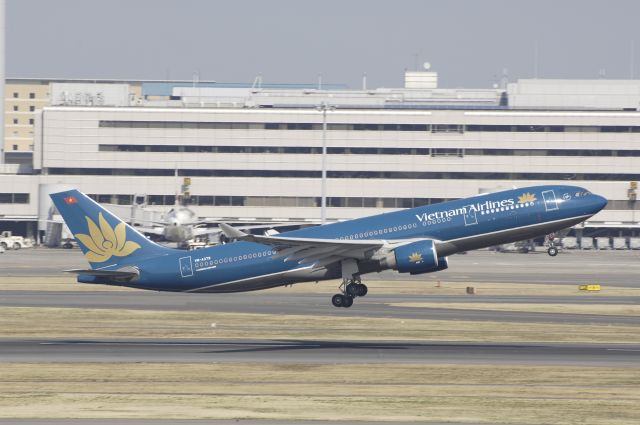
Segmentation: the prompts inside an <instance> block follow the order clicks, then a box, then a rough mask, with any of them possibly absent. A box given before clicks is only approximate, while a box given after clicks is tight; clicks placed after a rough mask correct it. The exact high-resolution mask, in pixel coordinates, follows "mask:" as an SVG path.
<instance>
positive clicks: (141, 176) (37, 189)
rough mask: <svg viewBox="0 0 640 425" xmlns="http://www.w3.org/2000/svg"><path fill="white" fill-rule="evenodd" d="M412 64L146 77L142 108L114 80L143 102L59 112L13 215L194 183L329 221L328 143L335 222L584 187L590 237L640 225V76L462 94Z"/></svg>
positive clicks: (231, 207) (193, 194) (5, 183)
mask: <svg viewBox="0 0 640 425" xmlns="http://www.w3.org/2000/svg"><path fill="white" fill-rule="evenodd" d="M408 74H409V75H407V77H406V83H405V87H404V88H399V89H376V90H366V89H362V90H346V89H343V88H331V87H318V88H304V87H302V88H301V87H296V88H282V87H275V88H269V87H266V88H265V87H262V86H256V85H255V84H254V85H253V86H252V87H216V86H215V84H212V85H209V86H207V87H200V86H196V87H193V86H188V85H180V84H171V83H155V84H147V87H146V89H145V85H144V84H142V85H141V87H142V88H141V92H140V94H139V96H138V97H135V102H134V101H132V99H133V98H132V97H131V96H130V95H129V94H130V93H129V92H130V90H129V92H128V91H127V89H125V88H123V87H116V86H118V85H122V84H119V83H114V84H112V87H106V88H105V87H102V88H101V90H107V91H108V90H109V89H113V90H115V91H117V93H121V97H122V96H127V97H128V99H129V100H128V101H124V99H121V100H123V101H122V102H120V103H118V104H116V100H112V101H111V104H110V103H109V101H105V100H104V99H116V98H118V96H117V95H113V96H112V95H111V94H109V93H106V94H103V95H102V99H103V102H102V104H99V105H96V104H95V102H93V103H92V104H90V105H86V104H82V102H80V104H79V103H78V102H75V103H73V104H58V105H55V104H52V106H46V107H44V108H43V109H41V110H40V111H38V113H37V114H36V118H35V121H34V132H33V133H34V142H33V152H32V161H31V164H30V165H29V164H25V162H24V161H22V162H21V163H20V164H10V163H8V164H4V165H0V167H1V168H0V169H1V170H2V174H0V187H1V188H2V190H0V192H2V193H0V219H1V220H2V222H0V223H2V225H3V226H4V228H11V227H10V226H15V225H16V223H18V222H24V223H33V224H30V225H29V226H28V229H27V231H28V232H34V231H35V222H36V220H38V218H40V219H41V220H43V219H44V217H42V215H43V214H44V213H43V211H44V210H45V209H44V208H43V205H40V204H41V203H43V202H45V200H46V192H47V191H48V190H50V188H51V187H77V188H79V189H80V190H81V191H83V192H85V193H87V194H90V195H91V196H92V197H94V199H96V200H97V201H99V202H106V203H118V204H131V203H132V202H133V199H134V196H135V195H146V196H147V199H148V203H149V204H150V205H152V208H157V209H166V208H167V206H168V205H173V204H174V201H175V196H176V193H177V192H178V191H179V188H180V185H181V183H182V179H183V178H184V177H190V178H191V187H190V203H191V205H192V206H193V209H194V210H195V211H196V213H197V214H198V215H199V216H200V217H202V218H224V219H243V220H254V219H255V220H260V219H269V220H270V219H276V220H281V219H291V220H307V221H308V220H317V219H319V218H320V208H319V207H320V203H321V201H320V196H321V184H322V183H321V182H322V179H321V176H322V170H323V155H322V152H323V144H325V146H326V157H325V159H326V162H325V165H324V167H325V170H326V175H327V186H326V196H327V206H328V208H327V218H328V219H329V220H334V219H346V218H354V217H361V216H366V215H371V214H376V213H380V212H383V211H392V210H394V209H398V208H410V207H415V206H420V205H425V204H432V203H437V202H441V201H444V200H449V199H457V198H462V197H468V196H473V195H476V194H478V193H482V192H487V191H495V190H500V189H507V188H512V187H514V186H517V187H525V186H528V185H537V184H556V183H571V184H575V185H577V186H582V187H585V188H587V189H588V190H591V191H593V192H596V193H598V194H601V195H603V196H605V197H607V199H609V205H608V206H607V208H606V209H605V210H603V211H602V212H601V213H599V214H598V215H596V216H594V217H593V218H592V219H591V220H589V221H588V222H587V223H586V224H585V225H584V226H585V227H584V230H583V231H584V232H589V233H590V234H593V235H607V234H608V235H615V236H618V235H626V236H637V235H638V230H637V229H638V227H639V224H638V221H639V220H640V215H639V214H638V211H637V210H638V204H637V202H636V200H635V191H636V183H635V182H637V181H638V180H640V167H638V158H639V157H640V111H638V107H640V81H635V80H634V81H622V80H618V81H614V80H593V81H591V80H590V81H584V80H583V81H580V80H520V81H518V82H516V83H511V84H509V85H508V87H505V88H503V89H498V88H495V89H488V90H462V89H438V88H437V85H436V83H435V81H434V80H433V78H434V73H408ZM103 86H104V84H103ZM83 90H85V91H87V90H88V91H90V90H91V88H83ZM72 98H74V97H73V96H72Z"/></svg>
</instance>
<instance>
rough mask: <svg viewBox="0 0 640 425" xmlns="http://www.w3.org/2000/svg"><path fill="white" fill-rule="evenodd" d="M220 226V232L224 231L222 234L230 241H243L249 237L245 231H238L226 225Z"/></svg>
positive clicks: (221, 224)
mask: <svg viewBox="0 0 640 425" xmlns="http://www.w3.org/2000/svg"><path fill="white" fill-rule="evenodd" d="M219 226H220V230H222V233H224V235H225V236H226V237H228V238H229V239H242V238H243V237H245V236H247V234H246V233H244V232H243V231H241V230H238V229H236V228H235V227H232V226H229V225H228V224H226V223H220V224H219Z"/></svg>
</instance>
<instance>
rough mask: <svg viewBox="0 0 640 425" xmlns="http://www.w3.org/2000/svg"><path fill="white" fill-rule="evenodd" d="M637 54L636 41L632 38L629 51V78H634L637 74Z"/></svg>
mask: <svg viewBox="0 0 640 425" xmlns="http://www.w3.org/2000/svg"><path fill="white" fill-rule="evenodd" d="M635 55H636V41H635V40H631V49H630V51H629V79H631V80H633V78H634V74H635V69H634V68H635V61H636V60H635Z"/></svg>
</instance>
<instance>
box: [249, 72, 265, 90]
mask: <svg viewBox="0 0 640 425" xmlns="http://www.w3.org/2000/svg"><path fill="white" fill-rule="evenodd" d="M251 88H252V89H261V88H262V74H261V73H260V74H258V75H256V78H255V79H254V80H253V84H252V85H251Z"/></svg>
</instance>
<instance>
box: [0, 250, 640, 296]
mask: <svg viewBox="0 0 640 425" xmlns="http://www.w3.org/2000/svg"><path fill="white" fill-rule="evenodd" d="M86 267H88V264H87V262H86V261H85V260H84V257H83V256H82V253H81V252H80V250H79V249H77V248H76V249H71V250H66V249H46V248H38V249H29V250H20V251H7V252H5V253H4V254H0V279H1V278H2V276H60V275H62V271H63V270H66V269H76V268H86ZM363 279H364V280H365V281H366V280H417V281H435V280H436V279H441V280H443V281H450V282H476V283H483V282H489V283H499V282H509V283H545V284H554V285H580V284H585V283H599V284H602V285H611V286H621V287H640V250H639V251H571V250H567V251H564V252H561V253H560V254H559V255H558V256H556V257H549V256H548V255H547V254H546V253H544V252H535V253H530V254H516V253H494V252H490V251H472V252H469V253H468V254H466V255H453V256H451V257H449V269H448V270H444V271H441V272H438V273H434V274H425V275H416V276H411V275H409V274H400V273H397V272H395V271H386V272H383V273H379V274H376V273H373V274H369V275H365V276H364V277H363Z"/></svg>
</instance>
